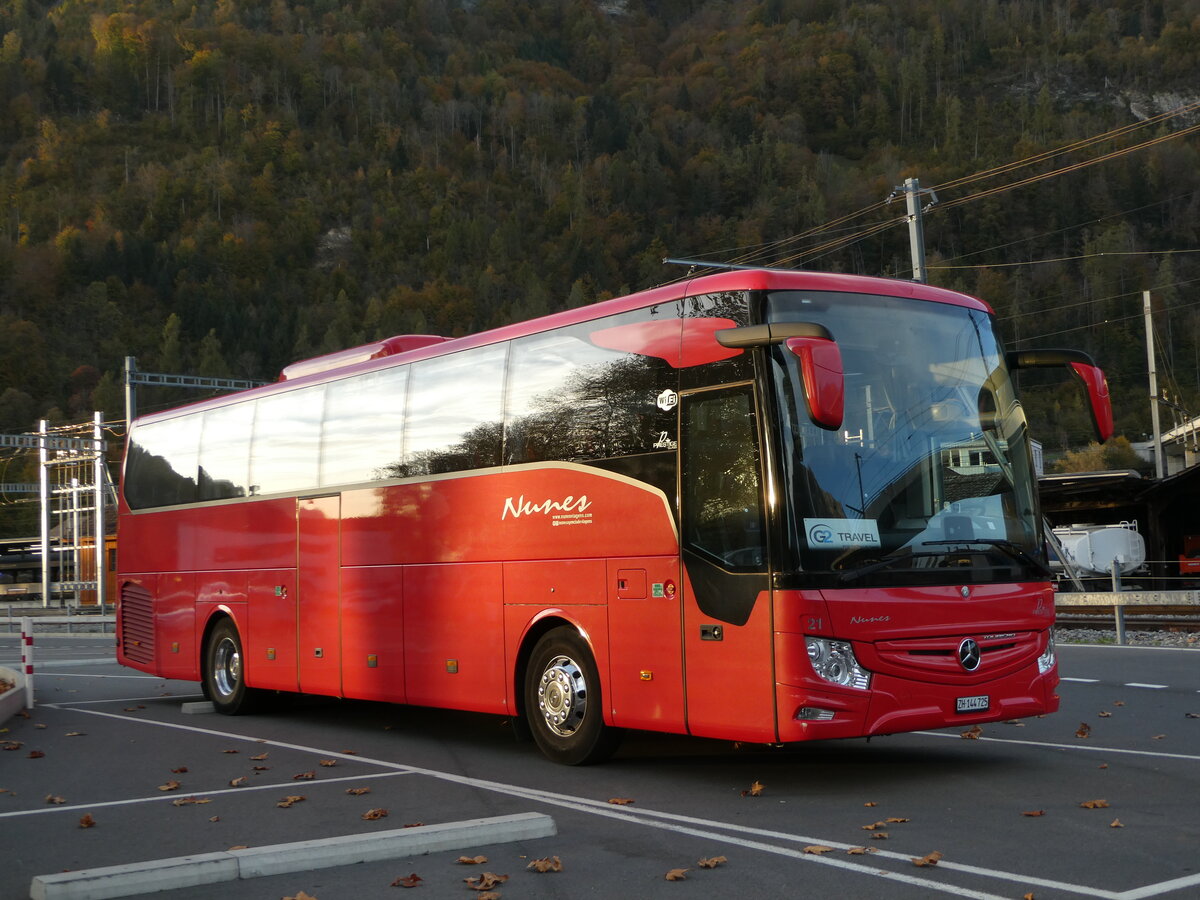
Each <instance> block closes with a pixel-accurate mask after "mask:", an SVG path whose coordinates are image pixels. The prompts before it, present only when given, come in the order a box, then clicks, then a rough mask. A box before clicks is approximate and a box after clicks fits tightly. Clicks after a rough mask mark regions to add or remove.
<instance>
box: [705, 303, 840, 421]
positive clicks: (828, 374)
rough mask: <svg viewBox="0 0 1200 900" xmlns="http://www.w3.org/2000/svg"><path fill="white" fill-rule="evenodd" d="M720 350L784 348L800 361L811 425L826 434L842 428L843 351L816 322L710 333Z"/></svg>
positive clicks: (745, 327) (770, 324)
mask: <svg viewBox="0 0 1200 900" xmlns="http://www.w3.org/2000/svg"><path fill="white" fill-rule="evenodd" d="M713 337H715V338H716V339H717V343H718V344H720V345H721V346H722V347H767V346H770V345H771V344H784V345H786V346H787V348H788V350H790V351H791V352H792V353H794V354H796V356H797V357H798V358H799V360H800V375H801V378H802V379H803V381H804V399H805V402H806V403H807V404H808V415H809V417H810V418H811V419H812V420H813V422H814V423H815V424H817V425H819V426H820V427H821V428H825V429H828V430H829V431H837V429H839V428H841V427H842V418H843V416H844V413H845V406H846V378H845V374H844V372H843V369H842V351H841V350H839V349H838V345H837V342H836V341H835V340H834V339H833V335H832V334H830V332H829V329H828V328H826V327H825V326H824V325H819V324H817V323H816V322H768V323H766V324H763V325H744V326H742V327H741V328H723V329H721V330H719V331H716V332H714V333H713Z"/></svg>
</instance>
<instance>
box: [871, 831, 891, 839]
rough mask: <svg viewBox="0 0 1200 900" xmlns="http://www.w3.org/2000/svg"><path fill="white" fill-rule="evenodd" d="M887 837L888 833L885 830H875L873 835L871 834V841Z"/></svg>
mask: <svg viewBox="0 0 1200 900" xmlns="http://www.w3.org/2000/svg"><path fill="white" fill-rule="evenodd" d="M887 839H888V833H887V832H886V831H876V832H875V833H874V834H873V835H871V840H873V841H886V840H887Z"/></svg>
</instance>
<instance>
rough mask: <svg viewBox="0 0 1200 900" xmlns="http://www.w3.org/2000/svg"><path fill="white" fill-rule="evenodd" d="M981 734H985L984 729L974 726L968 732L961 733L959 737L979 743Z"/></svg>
mask: <svg viewBox="0 0 1200 900" xmlns="http://www.w3.org/2000/svg"><path fill="white" fill-rule="evenodd" d="M981 734H983V729H982V728H980V727H979V726H978V725H972V726H971V727H970V728H968V729H967V730H966V731H964V732H961V733H960V734H959V737H961V738H966V739H967V740H969V741H977V740H979V736H980V735H981Z"/></svg>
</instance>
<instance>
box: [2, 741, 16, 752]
mask: <svg viewBox="0 0 1200 900" xmlns="http://www.w3.org/2000/svg"><path fill="white" fill-rule="evenodd" d="M20 749H21V742H20V741H0V750H20Z"/></svg>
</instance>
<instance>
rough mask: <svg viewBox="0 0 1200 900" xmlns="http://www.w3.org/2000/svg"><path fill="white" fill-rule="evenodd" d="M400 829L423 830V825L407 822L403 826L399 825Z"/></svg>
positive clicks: (421, 823) (422, 823)
mask: <svg viewBox="0 0 1200 900" xmlns="http://www.w3.org/2000/svg"><path fill="white" fill-rule="evenodd" d="M400 827H401V828H424V827H425V823H424V822H408V823H406V824H404V825H401V826H400Z"/></svg>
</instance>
